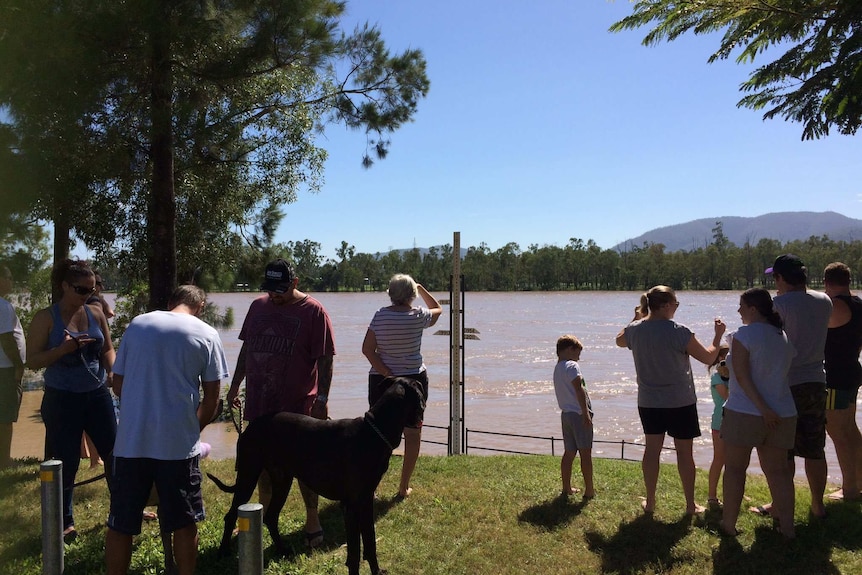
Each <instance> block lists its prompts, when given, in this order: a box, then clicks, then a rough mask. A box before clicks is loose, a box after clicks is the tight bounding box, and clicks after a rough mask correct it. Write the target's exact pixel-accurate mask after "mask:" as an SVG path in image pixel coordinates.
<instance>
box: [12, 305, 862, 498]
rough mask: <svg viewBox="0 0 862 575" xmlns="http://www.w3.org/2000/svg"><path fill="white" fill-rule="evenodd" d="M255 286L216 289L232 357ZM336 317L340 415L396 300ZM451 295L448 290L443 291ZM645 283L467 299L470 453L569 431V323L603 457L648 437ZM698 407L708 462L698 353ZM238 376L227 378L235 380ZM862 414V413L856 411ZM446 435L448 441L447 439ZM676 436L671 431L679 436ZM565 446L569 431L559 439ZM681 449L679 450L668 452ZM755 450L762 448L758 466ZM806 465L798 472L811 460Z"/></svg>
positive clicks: (444, 350)
mask: <svg viewBox="0 0 862 575" xmlns="http://www.w3.org/2000/svg"><path fill="white" fill-rule="evenodd" d="M257 295H258V294H256V293H227V294H210V298H209V299H210V301H211V302H212V303H214V304H216V305H218V306H220V307H221V308H226V307H232V308H233V310H234V316H235V318H236V324H235V325H234V326H233V327H231V328H228V329H223V330H220V334H221V338H222V343H223V345H224V347H225V353H226V355H227V357H228V365H229V366H230V367H231V369H233V367H234V366H235V364H236V358H237V355H238V354H239V349H240V345H241V342H240V341H239V339H238V335H239V329H240V327H241V325H242V321H243V318H244V317H245V313H246V311H247V310H248V306H249V304H250V302H251V300H252V299H253V298H254V297H257ZM312 295H313V296H314V297H315V298H317V299H318V300H320V301H321V303H323V305H324V306H325V307H326V309H327V311H328V312H329V315H330V317H331V318H332V323H333V330H334V333H335V345H336V354H337V355H336V358H335V366H334V376H333V382H332V389H331V391H330V403H329V406H330V416H331V417H335V418H343V417H357V416H360V415H362V414H363V413H364V412H365V410H366V409H367V399H366V398H367V373H368V361H367V360H366V359H365V357H364V356H363V355H362V353H361V344H362V339H363V337H364V335H365V331H366V329H367V326H368V322H369V321H370V320H371V317H372V315H373V314H374V311H375V310H376V309H378V308H379V307H381V306H384V305H387V304H388V301H387V298H386V295H385V294H382V293H350V294H346V293H341V294H338V293H335V294H334V293H319V294H312ZM436 295H437V296H438V297H443V298H445V297H448V295H446V294H436ZM638 298H639V294H636V293H630V292H536V293H524V292H518V293H468V294H467V297H466V304H465V306H464V316H465V324H466V326H467V327H470V328H475V329H476V330H478V332H479V335H478V337H479V339H478V340H467V341H466V342H465V354H466V360H465V374H466V375H465V400H464V406H465V422H466V427H467V429H468V448H469V453H475V454H480V455H481V454H489V453H494V451H490V450H485V449H480V448H481V447H488V448H494V449H503V450H511V451H527V452H533V453H550V450H551V442H550V440H549V439H548V438H550V437H555V438H559V437H560V435H561V434H560V419H559V409H558V408H557V404H556V400H555V397H554V389H553V382H552V374H553V368H554V364H555V363H556V356H555V353H554V343H555V341H556V339H557V337H559V336H560V335H562V334H565V333H572V334H574V335H576V336H578V337H579V338H580V339H581V341H582V342H583V343H584V346H585V349H584V352H583V353H582V356H581V361H580V365H581V369H582V371H583V373H584V377H585V379H586V380H587V385H588V388H589V390H590V395H591V399H592V403H593V408H594V410H595V418H594V422H595V437H596V440H597V442H596V444H595V445H594V448H593V453H594V454H595V455H597V456H600V457H619V455H620V446H619V445H618V444H613V443H601V442H602V441H608V442H612V441H617V442H618V441H620V440H625V441H632V442H642V441H643V432H642V430H641V426H640V421H639V419H638V414H637V384H636V382H635V373H634V365H633V361H632V357H631V352H629V351H628V350H625V349H620V348H618V347H616V345H615V344H614V336H615V335H616V333H617V332H618V331H619V329H620V328H621V327H622V326H623V325H625V324H626V323H627V322H628V321H629V320H630V319H631V315H632V309H633V308H634V306H635V304H637V302H638ZM678 298H679V301H680V304H681V305H680V308H679V310H678V311H677V314H676V320H677V321H678V322H679V323H682V324H685V325H687V326H688V327H690V328H691V329H692V330H693V331H695V333H696V334H697V336H698V338H699V339H700V340H701V341H709V340H710V339H711V337H712V335H711V334H712V323H713V319H714V318H715V317H721V318H722V319H724V321H725V322H726V323H727V325H728V331H732V330H734V329H736V328H738V327H739V325H740V321H739V315H738V314H737V312H736V310H737V307H738V302H739V294H738V293H736V292H680V293H679V294H678ZM448 327H449V326H448V316H447V314H446V313H445V312H444V316H443V317H442V318H441V320H440V321H439V322H438V325H436V326H434V327H432V328H431V329H429V330H428V331H427V332H426V335H425V337H424V339H423V343H422V353H423V356H424V359H425V363H426V365H427V366H428V374H429V379H430V394H429V400H428V407H427V410H426V413H425V423H426V428H425V430H424V431H423V439H424V440H430V441H432V442H434V443H427V442H426V443H423V445H422V452H423V453H425V454H432V455H443V454H445V453H446V447H445V443H446V431H445V429H439V428H445V427H447V426H448V420H449V338H448V337H446V336H440V335H434V334H435V332H436V331H438V330H443V329H448ZM694 363H695V365H694V371H695V385H696V389H697V394H698V413H699V415H700V420H701V430H702V433H703V435H702V436H701V437H700V438H698V439H697V440H695V445H694V450H695V453H694V455H695V461H696V463H697V465H698V467H700V468H708V467H709V464H710V461H711V459H712V440H711V437H710V431H709V421H710V415H711V412H712V399H711V398H710V393H709V378H708V374H707V370H706V368H705V367H704V366H702V365H700V364H697V363H696V362H694ZM227 384H228V381H225V382H224V385H225V387H226V386H227ZM41 395H42V393H41V391H28V392H25V394H24V401H23V404H22V407H21V413H20V416H19V420H18V423H17V424H16V425H15V428H14V435H13V440H12V456H13V457H40V456H41V455H42V452H43V449H44V448H43V443H44V427H43V426H42V424H41V419H40V417H39V404H40V402H41ZM857 417H862V416H859V415H857ZM480 431H488V432H495V433H507V434H517V435H525V436H536V437H540V438H543V439H525V438H519V437H510V436H506V435H502V436H499V435H485V434H482V433H479V432H480ZM236 438H237V433H236V431H235V430H234V428H233V426H232V425H231V424H228V423H218V424H213V425H210V426H208V427H207V428H206V429H205V430H204V431H203V434H202V439H203V441H206V442H207V443H210V444H211V445H212V446H213V450H212V455H211V456H212V457H214V458H219V459H221V458H228V457H233V456H234V454H235V445H236ZM438 443H439V444H442V445H438ZM670 444H671V442H670V441H669V442H668V445H670ZM556 450H557V453H560V451H561V450H562V443H561V442H559V441H558V442H557V443H556ZM640 455H641V452H640V451H639V450H638V448H633V447H631V446H626V451H625V456H626V457H627V458H634V459H637V458H639V457H640ZM827 459H828V463H829V477H830V480H831V481H833V482H835V481H838V480H840V470H839V469H838V464H837V460H836V458H835V454H834V449H833V447H832V443H831V441H827ZM663 460H664V461H673V460H674V458H673V454H672V453H665V454H664V455H663ZM756 461H757V458H756V457H753V458H752V471H758V469H757V468H756ZM802 467H803V466H801V465H798V466H797V472H798V473H801V472H802Z"/></svg>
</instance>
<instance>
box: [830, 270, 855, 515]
mask: <svg viewBox="0 0 862 575" xmlns="http://www.w3.org/2000/svg"><path fill="white" fill-rule="evenodd" d="M823 282H824V285H825V286H826V294H827V295H828V296H829V297H830V298H832V315H831V316H830V318H829V333H828V335H827V336H826V349H825V351H826V354H825V359H826V361H825V366H826V388H827V393H828V395H827V400H826V431H827V433H828V434H829V437H831V438H832V442H833V443H834V444H835V454H836V455H837V456H838V465H839V466H840V467H841V479H842V480H841V489H839V490H838V491H836V492H834V493H831V494H830V495H829V498H830V499H847V500H852V499H859V489H860V487H862V485H860V484H862V434H860V432H859V426H858V425H857V423H856V397H857V395H858V393H859V385H860V384H862V365H860V363H859V352H860V351H861V350H862V299H860V298H859V297H857V296H854V295H853V294H851V293H850V268H849V267H847V266H846V265H845V264H843V263H841V262H834V263H831V264H829V265H828V266H826V270H825V271H824V272H823Z"/></svg>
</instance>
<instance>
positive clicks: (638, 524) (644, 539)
mask: <svg viewBox="0 0 862 575" xmlns="http://www.w3.org/2000/svg"><path fill="white" fill-rule="evenodd" d="M691 523H692V518H691V517H689V516H683V517H682V518H681V519H680V520H679V521H677V522H675V523H664V522H662V521H658V520H656V519H655V518H654V517H653V516H651V515H646V514H642V515H638V517H637V518H635V519H634V520H633V521H630V522H629V523H620V526H619V529H618V530H617V532H616V533H615V534H614V535H613V536H612V537H606V536H605V535H603V534H601V533H597V532H590V531H588V532H586V533H584V538H585V539H586V541H587V545H588V546H589V548H590V550H591V551H592V552H594V553H596V554H597V555H599V556H600V557H601V559H602V572H603V573H606V572H614V573H623V574H629V573H641V572H643V571H651V569H648V567H649V566H654V567H655V568H656V569H658V567H659V566H661V570H662V571H671V570H673V567H674V565H675V564H676V563H679V562H684V561H685V559H684V558H681V557H679V556H675V554H674V547H675V546H676V545H677V543H679V542H680V541H681V540H682V539H683V538H684V537H685V536H686V535H687V534H688V532H689V530H690V529H691Z"/></svg>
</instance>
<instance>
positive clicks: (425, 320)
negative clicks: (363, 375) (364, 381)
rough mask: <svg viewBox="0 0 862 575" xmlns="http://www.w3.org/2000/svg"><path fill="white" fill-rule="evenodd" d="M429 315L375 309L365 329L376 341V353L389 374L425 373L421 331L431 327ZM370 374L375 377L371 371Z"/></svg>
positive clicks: (416, 309)
mask: <svg viewBox="0 0 862 575" xmlns="http://www.w3.org/2000/svg"><path fill="white" fill-rule="evenodd" d="M432 318H433V316H432V315H431V312H430V311H429V310H428V308H424V307H414V308H411V309H410V310H409V311H395V310H392V309H390V308H387V307H384V308H380V309H379V310H377V312H376V313H375V314H374V318H373V319H372V320H371V325H369V326H368V329H370V330H371V331H373V332H374V337H375V338H376V339H377V353H378V354H379V355H380V359H382V360H383V363H385V364H386V367H388V368H389V370H390V371H391V372H392V374H393V375H411V374H416V373H422V372H423V371H425V364H424V363H422V354H421V353H420V351H419V350H420V347H421V346H422V330H424V329H425V328H427V327H429V326H430V325H431V319H432ZM371 373H373V374H377V375H380V374H378V372H377V370H375V369H374V368H373V367H372V368H371Z"/></svg>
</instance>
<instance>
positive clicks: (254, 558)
mask: <svg viewBox="0 0 862 575" xmlns="http://www.w3.org/2000/svg"><path fill="white" fill-rule="evenodd" d="M238 512H239V515H238V517H237V527H238V528H239V575H263V505H261V504H260V503H246V504H245V505H240V506H239V509H238Z"/></svg>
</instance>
